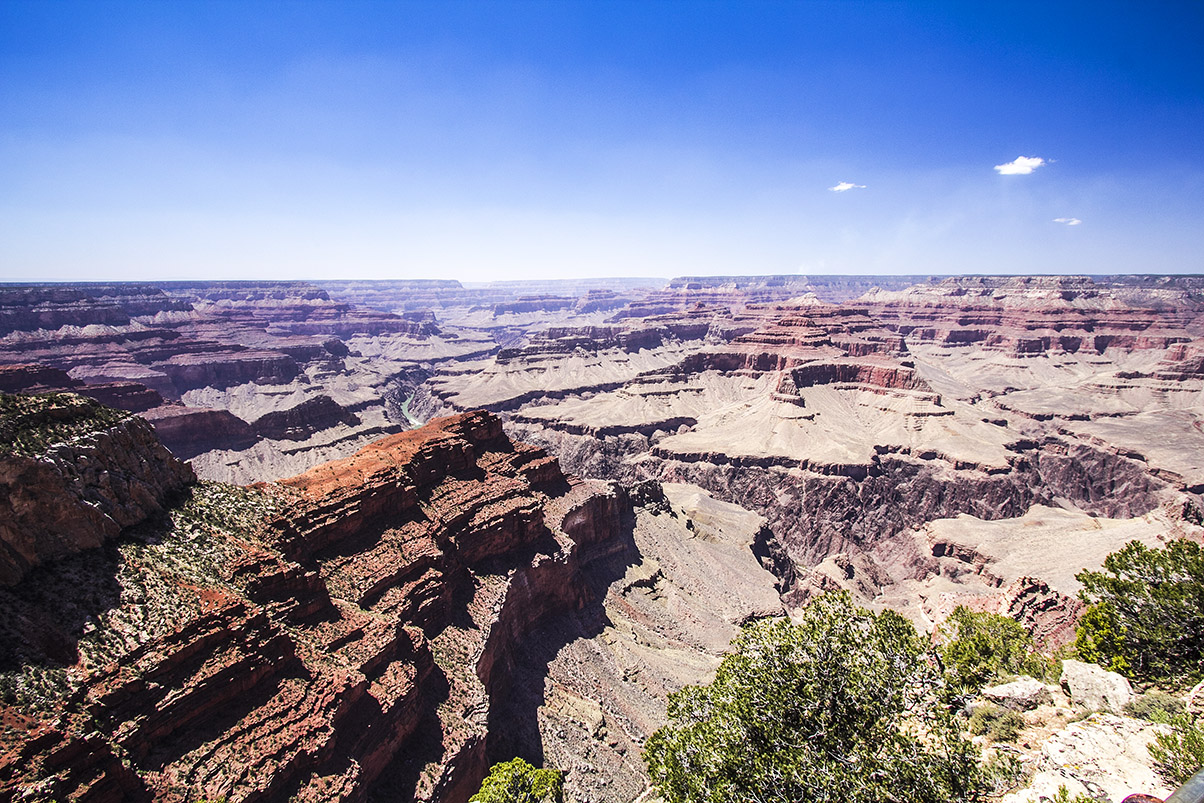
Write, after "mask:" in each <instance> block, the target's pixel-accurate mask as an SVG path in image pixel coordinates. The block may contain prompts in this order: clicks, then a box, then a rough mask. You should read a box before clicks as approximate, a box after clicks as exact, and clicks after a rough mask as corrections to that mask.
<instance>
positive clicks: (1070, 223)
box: [1053, 217, 1083, 226]
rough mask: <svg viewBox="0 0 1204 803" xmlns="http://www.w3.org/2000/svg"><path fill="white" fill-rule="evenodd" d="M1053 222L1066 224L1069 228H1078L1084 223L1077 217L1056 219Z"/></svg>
mask: <svg viewBox="0 0 1204 803" xmlns="http://www.w3.org/2000/svg"><path fill="white" fill-rule="evenodd" d="M1053 222H1054V223H1065V224H1066V225H1067V226H1077V225H1079V224H1080V223H1082V222H1083V221H1081V220H1079V219H1078V218H1077V217H1056V218H1054V221H1053Z"/></svg>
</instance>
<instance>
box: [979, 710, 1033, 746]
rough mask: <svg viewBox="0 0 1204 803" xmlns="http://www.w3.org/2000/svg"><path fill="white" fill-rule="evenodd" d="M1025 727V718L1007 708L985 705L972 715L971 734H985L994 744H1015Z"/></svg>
mask: <svg viewBox="0 0 1204 803" xmlns="http://www.w3.org/2000/svg"><path fill="white" fill-rule="evenodd" d="M1023 727H1024V717H1022V716H1020V715H1019V714H1017V713H1016V712H1015V711H1012V710H1010V709H1007V708H1000V707H999V706H997V705H992V704H990V703H984V704H982V705H980V706H978V707H976V708H975V709H974V713H973V714H971V715H970V725H969V728H970V733H973V734H975V735H976V736H981V735H983V734H984V733H985V734H986V735H987V736H988V737H990V739H991V741H993V742H1014V741H1016V737H1017V736H1019V735H1020V730H1021V729H1022V728H1023Z"/></svg>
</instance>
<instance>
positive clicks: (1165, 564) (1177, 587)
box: [1075, 538, 1204, 682]
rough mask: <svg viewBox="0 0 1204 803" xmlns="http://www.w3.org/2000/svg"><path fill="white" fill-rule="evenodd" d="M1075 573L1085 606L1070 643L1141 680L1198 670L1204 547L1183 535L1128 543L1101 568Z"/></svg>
mask: <svg viewBox="0 0 1204 803" xmlns="http://www.w3.org/2000/svg"><path fill="white" fill-rule="evenodd" d="M1075 578H1076V579H1077V580H1078V581H1079V582H1080V583H1082V584H1083V590H1082V592H1081V595H1082V598H1083V600H1084V601H1085V602H1088V603H1091V607H1090V608H1088V609H1087V612H1086V613H1085V614H1084V615H1083V618H1082V620H1080V622H1079V630H1078V635H1077V638H1076V639H1075V649H1076V650H1077V651H1078V653H1079V656H1080V657H1081V658H1082V659H1083V660H1085V661H1092V662H1094V663H1098V664H1100V665H1102V666H1104V667H1107V668H1109V669H1112V670H1114V671H1117V672H1121V673H1123V674H1126V675H1129V676H1130V677H1133V678H1137V679H1141V680H1164V681H1165V680H1169V681H1172V682H1183V681H1186V680H1189V679H1194V678H1197V677H1199V676H1200V674H1201V673H1202V672H1204V550H1201V549H1200V545H1199V544H1196V543H1194V542H1192V541H1187V540H1185V539H1182V538H1180V539H1177V540H1175V541H1171V542H1170V543H1168V544H1167V545H1166V546H1165V547H1162V548H1161V549H1151V548H1149V547H1147V546H1145V545H1144V544H1142V543H1140V542H1138V541H1130V542H1129V543H1128V544H1126V545H1125V546H1124V547H1123V548H1122V549H1120V550H1119V551H1118V552H1113V553H1112V554H1111V555H1109V556H1108V557H1107V558H1105V559H1104V570H1103V571H1102V572H1091V571H1082V572H1079V573H1078V574H1077V575H1075Z"/></svg>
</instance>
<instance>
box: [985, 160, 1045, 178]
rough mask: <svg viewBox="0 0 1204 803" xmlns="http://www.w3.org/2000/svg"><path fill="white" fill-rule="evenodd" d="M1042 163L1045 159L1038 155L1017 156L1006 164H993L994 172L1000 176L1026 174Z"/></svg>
mask: <svg viewBox="0 0 1204 803" xmlns="http://www.w3.org/2000/svg"><path fill="white" fill-rule="evenodd" d="M1043 164H1045V160H1044V159H1042V158H1041V157H1040V156H1017V157H1016V158H1015V160H1013V161H1011V162H1008V163H1007V164H1001V165H995V172H996V173H998V174H999V175H1001V176H1027V175H1028V174H1029V173H1031V172H1033V171H1034V170H1036V169H1037V168H1038V167H1040V166H1041V165H1043Z"/></svg>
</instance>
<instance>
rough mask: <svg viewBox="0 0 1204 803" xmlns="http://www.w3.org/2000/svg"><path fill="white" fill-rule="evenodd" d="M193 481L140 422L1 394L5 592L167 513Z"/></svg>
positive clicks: (72, 401)
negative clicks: (31, 575) (42, 568)
mask: <svg viewBox="0 0 1204 803" xmlns="http://www.w3.org/2000/svg"><path fill="white" fill-rule="evenodd" d="M194 479H195V478H194V475H193V473H192V469H191V468H189V467H188V466H187V465H186V464H184V463H181V462H180V461H179V460H177V459H176V458H175V457H173V456H172V455H171V453H170V452H168V451H167V450H166V449H165V448H163V446H162V445H160V443H159V442H158V440H156V438H155V436H154V433H153V431H152V429H151V427H150V426H149V425H148V424H147V423H146V422H145V421H143V420H141V419H139V418H136V417H134V416H131V415H125V414H121V413H118V412H117V411H115V410H111V409H108V408H104V407H102V406H101V405H99V404H98V403H96V402H95V401H93V400H91V399H88V398H85V397H82V396H75V395H72V394H47V395H42V396H17V395H8V394H0V585H14V584H16V583H18V582H19V581H20V580H22V579H23V578H24V577H26V575H28V574H29V573H30V571H31V570H33V569H34V568H35V567H37V566H39V565H41V564H44V563H47V562H51V561H55V560H59V559H62V558H64V557H67V556H69V555H72V554H74V553H76V552H80V551H82V550H85V549H95V548H97V547H100V546H101V545H102V544H104V543H105V541H106V540H108V539H111V538H114V537H116V536H117V535H118V534H120V533H121V531H122V530H124V529H126V528H129V527H133V526H135V525H138V524H141V523H142V522H144V521H146V520H147V519H149V518H151V517H153V516H156V515H159V514H161V513H162V512H163V511H164V509H165V508H166V507H167V505H168V504H169V503H170V501H171V500H172V498H173V497H174V496H175V495H176V494H178V493H179V492H180V491H181V490H183V489H184V488H185V487H186V486H187V485H189V484H191V483H192V481H193V480H194Z"/></svg>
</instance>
